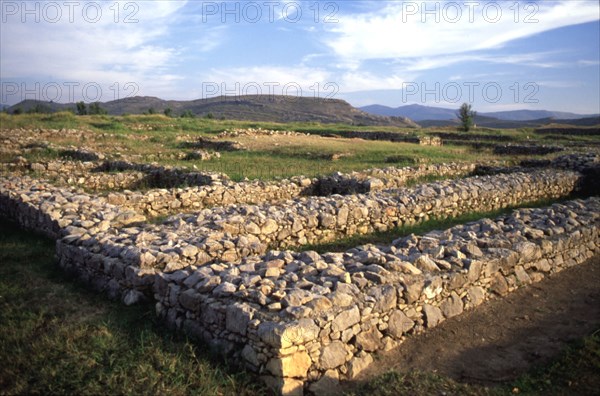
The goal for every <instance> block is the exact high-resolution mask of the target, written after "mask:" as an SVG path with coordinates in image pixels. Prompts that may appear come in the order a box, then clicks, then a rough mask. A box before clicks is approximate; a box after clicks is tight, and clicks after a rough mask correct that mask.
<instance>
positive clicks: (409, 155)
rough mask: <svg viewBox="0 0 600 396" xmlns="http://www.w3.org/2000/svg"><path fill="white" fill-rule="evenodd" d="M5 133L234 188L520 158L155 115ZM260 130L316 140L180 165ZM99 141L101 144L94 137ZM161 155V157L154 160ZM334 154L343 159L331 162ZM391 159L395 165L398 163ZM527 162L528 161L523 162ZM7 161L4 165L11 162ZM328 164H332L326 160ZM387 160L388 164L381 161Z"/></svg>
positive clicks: (45, 124)
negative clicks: (48, 136) (205, 147)
mask: <svg viewBox="0 0 600 396" xmlns="http://www.w3.org/2000/svg"><path fill="white" fill-rule="evenodd" d="M0 117H1V118H0V121H1V123H2V127H3V128H4V129H12V128H54V129H63V128H66V129H79V130H87V131H90V132H92V133H89V134H85V135H84V136H83V137H82V139H79V138H70V137H69V136H64V137H61V136H56V137H55V138H53V139H52V142H53V143H55V144H57V145H60V146H65V147H68V146H77V147H80V146H84V147H86V148H89V149H92V150H97V151H100V152H106V153H107V154H113V155H114V156H115V157H117V158H124V159H128V158H129V159H131V160H134V161H136V162H157V163H159V164H161V165H172V166H186V167H189V168H191V167H192V166H194V165H195V166H196V167H197V168H198V169H199V170H202V171H215V172H223V173H226V174H227V175H228V176H230V177H231V178H232V179H234V180H241V179H243V178H244V177H247V178H250V179H256V178H258V179H263V180H270V179H276V178H284V177H291V176H296V175H304V176H316V175H324V174H329V173H332V172H350V171H359V170H364V169H368V168H384V167H388V166H410V165H414V164H415V163H419V162H421V161H425V162H431V163H442V162H452V161H463V162H473V161H485V162H488V161H493V160H502V161H514V160H518V159H520V158H522V156H511V155H497V154H494V153H493V150H491V149H490V148H473V147H470V146H468V145H466V146H465V145H462V144H456V143H454V142H451V143H450V144H444V146H442V147H431V146H420V145H415V144H410V143H398V142H388V141H363V140H357V139H342V138H334V137H325V138H321V137H319V136H320V135H325V136H332V135H336V134H337V135H338V136H342V135H343V133H344V132H350V131H364V132H395V133H398V134H399V135H403V136H430V135H435V134H436V133H438V132H442V133H446V134H451V135H456V136H457V138H462V139H464V134H461V133H459V132H456V131H455V130H452V129H450V130H444V129H431V130H429V129H426V130H414V129H398V128H392V127H364V126H350V125H339V124H318V123H315V124H310V123H305V124H300V123H297V124H296V123H292V124H276V123H257V122H243V121H227V120H213V119H185V118H168V117H164V116H159V115H148V116H141V115H132V116H124V117H112V116H74V115H72V114H70V113H56V114H52V115H42V114H27V115H20V116H17V117H14V116H8V115H5V114H2V115H0ZM246 128H262V129H264V130H279V131H286V130H290V131H296V132H302V133H314V134H315V135H310V136H287V135H271V136H265V137H262V138H257V137H256V136H243V135H242V136H238V137H232V138H227V140H236V141H239V142H240V143H242V144H243V145H244V146H246V147H247V150H243V151H223V152H221V153H220V154H221V157H220V158H218V159H217V158H214V159H211V160H208V161H192V162H190V161H185V160H183V159H178V157H183V158H185V156H186V155H187V154H188V153H189V152H190V151H191V149H190V148H187V147H186V145H185V142H186V141H191V140H193V139H194V138H197V137H200V136H204V137H211V136H215V135H217V134H219V133H221V132H223V131H226V130H234V129H246ZM98 135H100V136H98ZM477 135H478V137H476V138H467V139H468V140H470V143H476V142H478V141H481V142H489V141H488V140H485V141H484V140H483V139H486V137H487V139H490V140H491V142H494V140H498V142H499V143H500V144H502V143H506V142H509V143H514V144H531V143H535V144H548V142H549V140H548V137H550V138H552V135H550V136H548V135H537V134H535V133H533V131H532V130H531V129H523V130H483V131H477ZM569 139H570V142H571V143H573V142H577V143H580V142H581V143H583V144H586V145H589V144H591V145H593V146H597V145H598V144H600V137H599V136H593V135H592V136H576V137H572V136H571V137H569ZM157 153H160V154H161V157H159V156H157ZM333 154H341V155H340V158H339V159H337V160H331V159H330V158H331V156H332V155H333ZM24 157H25V158H27V159H29V160H31V161H34V160H48V159H52V158H57V157H59V152H58V151H57V150H53V149H48V150H37V151H35V150H34V151H31V152H30V153H26V154H25V155H24ZM393 157H399V160H398V162H396V161H394V160H393ZM527 158H530V156H528V157H527ZM10 159H11V158H10V157H8V158H5V159H4V160H10ZM328 159H329V160H328ZM386 159H387V161H386Z"/></svg>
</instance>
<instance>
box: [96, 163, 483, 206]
mask: <svg viewBox="0 0 600 396" xmlns="http://www.w3.org/2000/svg"><path fill="white" fill-rule="evenodd" d="M474 169H475V165H474V164H460V163H456V164H454V163H452V164H435V165H421V166H418V167H403V168H394V167H390V168H385V169H369V170H366V171H362V172H352V173H349V174H342V173H337V174H333V175H330V176H323V177H319V178H312V179H311V178H306V177H301V176H299V177H293V178H291V179H284V180H279V181H273V182H264V181H248V182H239V183H234V182H228V181H223V182H215V181H213V182H212V183H211V184H210V185H207V186H202V187H190V188H175V189H170V190H165V189H159V190H150V191H146V192H144V193H141V192H114V193H111V194H109V195H108V197H107V198H108V201H109V202H111V203H114V204H118V205H121V206H125V207H127V208H129V209H132V210H136V211H138V212H140V213H146V214H148V215H150V216H157V215H165V214H171V213H174V212H178V211H181V210H187V211H190V210H200V209H203V208H210V207H214V206H223V205H230V204H258V203H263V202H270V203H272V202H277V201H283V200H288V199H295V198H299V197H302V196H315V195H318V196H327V195H332V194H342V195H348V194H355V193H368V192H371V191H379V190H382V189H392V188H399V187H402V186H404V185H405V184H406V183H407V182H409V181H411V180H418V179H419V178H422V177H426V176H432V175H435V176H439V177H459V176H464V175H468V174H469V173H471V172H472V171H473V170H474Z"/></svg>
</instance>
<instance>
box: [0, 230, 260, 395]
mask: <svg viewBox="0 0 600 396" xmlns="http://www.w3.org/2000/svg"><path fill="white" fill-rule="evenodd" d="M0 307H1V308H0V362H1V363H0V394H161V395H162V394H172V395H183V394H198V395H257V394H264V392H265V390H264V389H263V388H261V387H260V385H257V383H256V381H255V380H254V379H253V378H252V377H250V375H249V374H246V373H244V372H243V371H239V370H236V368H234V367H228V366H227V365H226V364H225V363H222V362H220V361H219V359H217V358H215V357H213V356H212V355H211V354H210V353H209V352H208V351H207V350H206V348H205V347H203V346H201V345H198V344H193V343H191V342H190V341H188V340H187V339H185V338H183V337H182V336H178V335H174V334H172V333H170V332H169V331H167V330H166V329H165V328H163V327H162V326H161V324H160V323H157V321H156V320H155V317H154V313H153V311H154V310H153V307H152V306H137V307H125V306H123V305H122V304H120V303H116V302H110V301H107V300H106V299H105V297H104V296H101V295H97V294H96V293H93V292H91V291H89V290H87V289H86V288H84V287H83V286H81V285H79V284H78V283H77V282H74V281H73V280H72V279H69V278H68V277H66V276H65V275H63V273H62V272H61V271H60V270H59V269H58V268H57V266H56V264H55V259H54V243H53V242H51V241H49V240H47V239H44V238H42V237H38V236H34V235H31V234H29V233H26V232H23V231H20V230H18V229H17V228H16V227H15V226H14V225H13V224H10V223H7V222H5V221H0ZM236 371H237V372H236Z"/></svg>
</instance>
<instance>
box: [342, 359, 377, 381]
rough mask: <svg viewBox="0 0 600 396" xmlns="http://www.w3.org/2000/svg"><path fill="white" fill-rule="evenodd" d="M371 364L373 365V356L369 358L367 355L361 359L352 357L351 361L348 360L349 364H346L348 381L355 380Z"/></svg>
mask: <svg viewBox="0 0 600 396" xmlns="http://www.w3.org/2000/svg"><path fill="white" fill-rule="evenodd" d="M371 363H373V356H371V354H368V353H367V354H365V355H364V356H362V357H358V356H356V357H354V358H353V359H352V360H350V363H348V377H349V379H354V378H356V377H357V376H358V375H359V374H360V373H361V372H362V371H363V370H364V369H366V368H367V367H368V366H369V365H370V364H371Z"/></svg>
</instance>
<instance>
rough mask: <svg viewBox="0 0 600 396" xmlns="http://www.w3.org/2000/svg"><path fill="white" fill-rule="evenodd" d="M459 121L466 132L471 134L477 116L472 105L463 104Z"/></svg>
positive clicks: (459, 112)
mask: <svg viewBox="0 0 600 396" xmlns="http://www.w3.org/2000/svg"><path fill="white" fill-rule="evenodd" d="M457 115H458V119H459V120H460V123H461V124H462V128H463V130H464V131H465V132H469V131H470V130H471V128H472V127H473V124H474V119H475V115H477V112H475V111H473V110H471V105H470V104H468V103H463V104H462V106H460V109H458V114H457Z"/></svg>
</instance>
